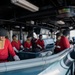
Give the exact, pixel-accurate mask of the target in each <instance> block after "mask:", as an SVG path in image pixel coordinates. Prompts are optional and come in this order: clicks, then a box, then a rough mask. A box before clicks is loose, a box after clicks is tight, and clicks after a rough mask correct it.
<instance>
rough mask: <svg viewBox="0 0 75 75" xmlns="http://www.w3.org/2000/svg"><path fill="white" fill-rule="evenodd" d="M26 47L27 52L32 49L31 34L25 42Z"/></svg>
mask: <svg viewBox="0 0 75 75" xmlns="http://www.w3.org/2000/svg"><path fill="white" fill-rule="evenodd" d="M24 48H25V50H26V51H27V52H31V51H32V43H31V36H27V40H26V41H25V42H24Z"/></svg>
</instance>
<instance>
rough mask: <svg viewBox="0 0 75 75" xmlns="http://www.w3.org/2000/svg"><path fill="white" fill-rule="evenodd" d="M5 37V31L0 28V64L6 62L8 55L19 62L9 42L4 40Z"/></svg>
mask: <svg viewBox="0 0 75 75" xmlns="http://www.w3.org/2000/svg"><path fill="white" fill-rule="evenodd" d="M6 35H7V30H5V29H4V28H0V63H1V62H7V59H8V56H9V54H10V55H12V57H13V58H14V60H20V59H19V57H18V56H17V55H16V54H15V52H14V50H13V48H12V45H11V42H10V41H9V40H8V39H6V38H5V36H6Z"/></svg>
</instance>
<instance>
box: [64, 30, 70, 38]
mask: <svg viewBox="0 0 75 75" xmlns="http://www.w3.org/2000/svg"><path fill="white" fill-rule="evenodd" d="M69 34H70V31H69V30H68V29H66V30H64V31H63V36H66V37H67V38H68V37H69Z"/></svg>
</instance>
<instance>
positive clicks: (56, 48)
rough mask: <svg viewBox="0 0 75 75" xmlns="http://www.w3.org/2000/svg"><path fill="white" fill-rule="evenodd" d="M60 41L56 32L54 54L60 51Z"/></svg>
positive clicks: (59, 36) (59, 34) (59, 35)
mask: <svg viewBox="0 0 75 75" xmlns="http://www.w3.org/2000/svg"><path fill="white" fill-rule="evenodd" d="M60 39H61V33H60V32H58V33H57V34H56V43H55V49H54V53H58V52H59V51H60V46H59V42H60Z"/></svg>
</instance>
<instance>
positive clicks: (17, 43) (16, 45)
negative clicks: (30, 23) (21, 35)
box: [11, 35, 23, 53]
mask: <svg viewBox="0 0 75 75" xmlns="http://www.w3.org/2000/svg"><path fill="white" fill-rule="evenodd" d="M12 38H13V41H12V42H11V44H12V47H13V49H14V50H15V52H16V53H18V52H19V51H20V48H23V46H22V45H21V42H20V41H19V40H17V36H16V35H13V36H12Z"/></svg>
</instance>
